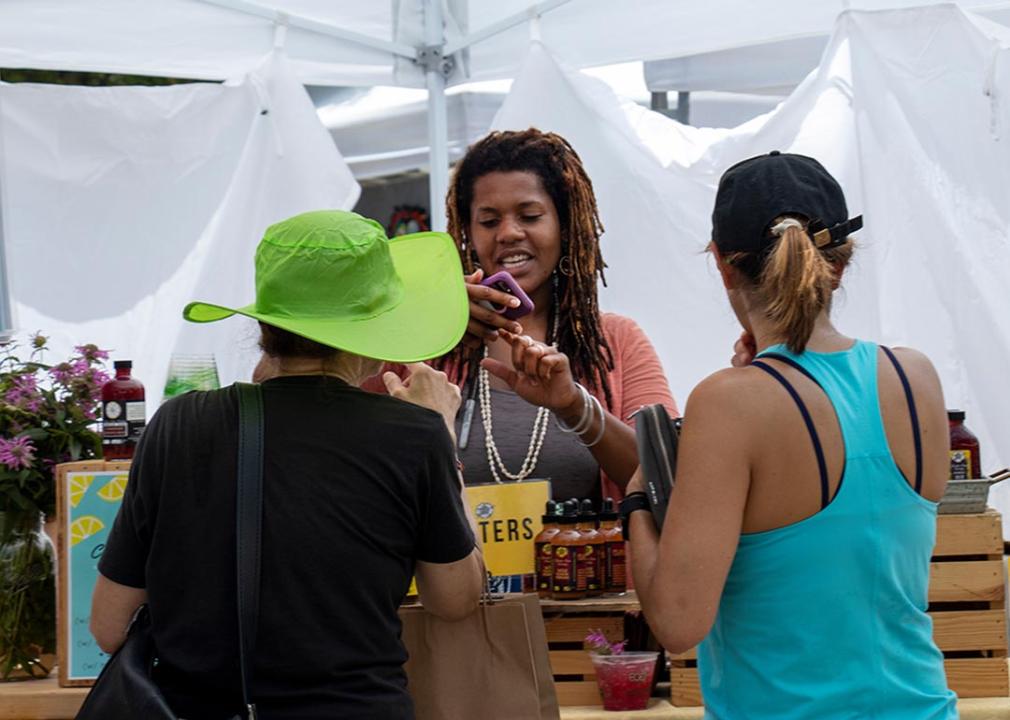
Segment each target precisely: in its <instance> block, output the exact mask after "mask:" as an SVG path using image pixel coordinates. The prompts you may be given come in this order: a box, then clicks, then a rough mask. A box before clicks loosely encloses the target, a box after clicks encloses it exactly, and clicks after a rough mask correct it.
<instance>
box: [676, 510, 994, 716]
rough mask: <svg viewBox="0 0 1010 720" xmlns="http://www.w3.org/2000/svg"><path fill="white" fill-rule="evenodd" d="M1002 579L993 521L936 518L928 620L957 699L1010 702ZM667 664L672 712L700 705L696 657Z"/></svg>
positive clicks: (988, 516) (990, 515) (986, 517)
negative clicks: (1006, 699)
mask: <svg viewBox="0 0 1010 720" xmlns="http://www.w3.org/2000/svg"><path fill="white" fill-rule="evenodd" d="M1005 577H1006V576H1005V566H1004V563H1003V533H1002V526H1001V521H1000V515H999V513H997V512H996V511H995V510H988V511H987V512H984V513H979V514H976V515H940V516H938V517H937V528H936V547H935V548H934V549H933V559H932V562H931V564H930V572H929V614H930V616H931V617H932V618H933V638H934V640H935V641H936V644H937V647H939V648H940V650H941V651H942V652H943V657H944V667H945V668H946V670H947V683H948V685H949V686H950V687H951V689H952V690H954V692H956V693H957V694H958V696H959V697H962V698H977V697H1006V696H1007V695H1010V681H1008V675H1007V619H1006V604H1005V602H1006V579H1005ZM670 664H671V667H670V694H671V701H672V702H673V704H674V705H683V706H690V705H701V704H702V698H701V688H700V687H699V685H698V663H697V654H696V653H695V651H694V650H693V649H692V650H689V651H688V652H686V653H683V654H681V655H676V656H674V655H671V656H670Z"/></svg>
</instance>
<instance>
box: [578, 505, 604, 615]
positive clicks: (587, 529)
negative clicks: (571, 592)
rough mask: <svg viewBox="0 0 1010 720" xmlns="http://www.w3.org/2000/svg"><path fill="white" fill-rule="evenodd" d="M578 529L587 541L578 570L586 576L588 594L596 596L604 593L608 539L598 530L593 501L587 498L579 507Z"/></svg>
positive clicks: (581, 574)
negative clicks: (605, 556) (605, 557)
mask: <svg viewBox="0 0 1010 720" xmlns="http://www.w3.org/2000/svg"><path fill="white" fill-rule="evenodd" d="M577 527H578V530H579V532H580V533H582V540H583V542H584V543H585V545H583V547H582V552H581V553H580V554H579V558H578V569H577V572H578V573H579V575H580V578H579V582H580V585H581V582H582V580H581V576H583V575H584V576H585V578H586V579H585V584H586V596H587V597H594V596H596V595H601V594H603V583H604V578H603V574H604V564H603V561H604V555H605V553H606V545H607V541H606V540H605V539H604V537H603V536H602V535H600V533H599V532H597V530H596V512H595V511H594V510H593V501H592V500H590V499H588V498H586V499H585V500H583V501H582V503H581V504H580V508H579V524H578V526H577Z"/></svg>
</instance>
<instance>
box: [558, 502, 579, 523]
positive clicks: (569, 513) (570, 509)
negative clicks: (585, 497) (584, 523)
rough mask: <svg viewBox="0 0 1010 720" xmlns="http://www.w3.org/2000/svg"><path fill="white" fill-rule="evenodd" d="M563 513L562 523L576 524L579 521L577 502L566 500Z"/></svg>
mask: <svg viewBox="0 0 1010 720" xmlns="http://www.w3.org/2000/svg"><path fill="white" fill-rule="evenodd" d="M563 506H564V507H563V509H562V512H561V521H562V522H565V523H575V522H578V520H579V503H578V501H577V500H565V502H564V503H563Z"/></svg>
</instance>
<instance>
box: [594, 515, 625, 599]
mask: <svg viewBox="0 0 1010 720" xmlns="http://www.w3.org/2000/svg"><path fill="white" fill-rule="evenodd" d="M599 517H600V531H599V532H600V535H602V536H603V539H604V540H605V541H606V545H605V546H604V548H605V550H604V562H603V567H604V572H603V589H604V591H605V592H608V593H623V592H624V591H625V590H627V589H628V588H627V567H626V561H625V557H624V535H623V534H622V532H621V523H620V520H619V519H618V516H617V512H616V511H615V510H614V501H613V499H612V498H607V499H606V500H604V501H603V509H602V510H601V512H600V516H599Z"/></svg>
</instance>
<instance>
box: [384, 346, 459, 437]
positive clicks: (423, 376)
mask: <svg viewBox="0 0 1010 720" xmlns="http://www.w3.org/2000/svg"><path fill="white" fill-rule="evenodd" d="M407 370H408V372H409V373H410V374H409V375H408V376H407V378H406V379H405V380H400V378H399V377H398V376H397V375H396V373H392V372H387V373H384V374H383V376H382V381H383V382H384V383H385V384H386V390H387V391H389V394H390V395H392V396H393V397H395V398H399V399H400V400H406V401H407V402H411V403H414V404H415V405H420V406H421V407H426V408H428V409H429V410H434V411H435V412H437V413H439V414H440V415H441V416H442V418H443V419H444V420H445V424H446V427H448V428H449V434H450V435H451V436H452V438H453V442H455V440H456V429H455V423H456V411H457V410H459V402H460V395H459V388H458V387H456V386H455V385H453V384H452V383H451V382H449V378H448V377H447V376H446V374H445V373H444V372H440V371H438V370H435V369H434V368H431V367H429V366H428V365H425V364H424V363H411V364H410V365H407Z"/></svg>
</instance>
